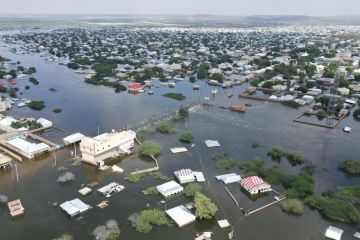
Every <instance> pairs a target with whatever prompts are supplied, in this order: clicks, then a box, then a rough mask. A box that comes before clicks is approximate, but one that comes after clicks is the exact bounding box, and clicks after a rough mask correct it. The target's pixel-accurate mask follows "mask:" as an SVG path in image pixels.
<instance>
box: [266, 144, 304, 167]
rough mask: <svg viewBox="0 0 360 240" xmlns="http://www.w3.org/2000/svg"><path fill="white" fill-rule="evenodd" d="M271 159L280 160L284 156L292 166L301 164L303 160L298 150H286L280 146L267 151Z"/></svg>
mask: <svg viewBox="0 0 360 240" xmlns="http://www.w3.org/2000/svg"><path fill="white" fill-rule="evenodd" d="M267 155H268V156H271V158H272V159H273V160H277V161H279V162H280V161H281V159H282V158H283V157H285V158H286V159H287V160H288V161H289V163H290V164H291V165H292V166H296V165H301V164H303V163H304V162H305V159H304V156H303V155H301V154H300V153H298V152H287V151H284V150H283V149H281V148H272V149H271V150H269V151H268V152H267Z"/></svg>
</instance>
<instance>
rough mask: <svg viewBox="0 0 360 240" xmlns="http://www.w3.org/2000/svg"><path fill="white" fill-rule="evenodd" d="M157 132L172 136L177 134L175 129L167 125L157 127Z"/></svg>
mask: <svg viewBox="0 0 360 240" xmlns="http://www.w3.org/2000/svg"><path fill="white" fill-rule="evenodd" d="M156 130H157V131H158V132H160V133H162V134H172V133H175V132H176V130H175V128H174V127H172V126H171V125H169V124H166V123H160V124H158V125H156Z"/></svg>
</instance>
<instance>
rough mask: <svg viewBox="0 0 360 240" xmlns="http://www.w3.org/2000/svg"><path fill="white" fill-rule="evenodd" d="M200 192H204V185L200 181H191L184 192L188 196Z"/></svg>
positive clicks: (193, 195)
mask: <svg viewBox="0 0 360 240" xmlns="http://www.w3.org/2000/svg"><path fill="white" fill-rule="evenodd" d="M198 192H200V193H201V192H202V186H201V185H200V184H198V183H189V184H188V185H186V187H185V189H184V194H185V196H188V197H195V195H196V193H198Z"/></svg>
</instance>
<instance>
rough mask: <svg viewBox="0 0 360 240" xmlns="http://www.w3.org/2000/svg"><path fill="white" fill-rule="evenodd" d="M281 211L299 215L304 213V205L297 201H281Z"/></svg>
mask: <svg viewBox="0 0 360 240" xmlns="http://www.w3.org/2000/svg"><path fill="white" fill-rule="evenodd" d="M281 209H282V210H283V211H284V212H287V213H291V214H295V215H301V214H302V213H303V212H304V205H303V203H302V202H301V201H299V200H297V199H286V200H284V201H282V203H281Z"/></svg>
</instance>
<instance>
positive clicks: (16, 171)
mask: <svg viewBox="0 0 360 240" xmlns="http://www.w3.org/2000/svg"><path fill="white" fill-rule="evenodd" d="M15 173H16V180H17V181H18V182H19V173H18V169H17V164H16V163H15Z"/></svg>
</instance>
